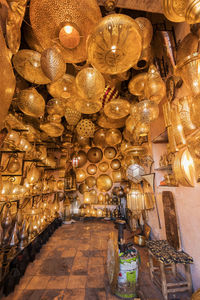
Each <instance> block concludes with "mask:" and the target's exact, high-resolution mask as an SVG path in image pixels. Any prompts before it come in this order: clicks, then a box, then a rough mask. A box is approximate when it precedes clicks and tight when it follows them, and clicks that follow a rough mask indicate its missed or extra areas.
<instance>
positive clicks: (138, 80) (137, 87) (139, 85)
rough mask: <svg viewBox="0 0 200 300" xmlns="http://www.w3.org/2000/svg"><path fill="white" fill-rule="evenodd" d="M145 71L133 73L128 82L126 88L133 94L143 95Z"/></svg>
mask: <svg viewBox="0 0 200 300" xmlns="http://www.w3.org/2000/svg"><path fill="white" fill-rule="evenodd" d="M146 79H147V73H139V74H137V75H135V76H134V77H133V78H132V79H131V80H130V81H129V84H128V90H129V92H130V93H131V94H133V95H135V96H144V88H145V82H146Z"/></svg>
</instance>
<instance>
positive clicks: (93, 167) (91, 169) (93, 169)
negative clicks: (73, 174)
mask: <svg viewBox="0 0 200 300" xmlns="http://www.w3.org/2000/svg"><path fill="white" fill-rule="evenodd" d="M87 172H88V174H89V175H95V174H96V172H97V166H96V165H94V164H90V165H88V167H87Z"/></svg>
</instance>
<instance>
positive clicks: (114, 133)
mask: <svg viewBox="0 0 200 300" xmlns="http://www.w3.org/2000/svg"><path fill="white" fill-rule="evenodd" d="M121 141H122V134H121V131H120V130H119V129H113V128H112V129H109V130H107V132H106V143H107V144H108V145H112V146H115V145H118V144H120V143H121Z"/></svg>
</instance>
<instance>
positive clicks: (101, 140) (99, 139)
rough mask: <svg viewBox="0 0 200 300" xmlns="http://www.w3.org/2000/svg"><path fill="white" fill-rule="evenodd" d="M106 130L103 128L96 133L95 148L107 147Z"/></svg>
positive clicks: (94, 138)
mask: <svg viewBox="0 0 200 300" xmlns="http://www.w3.org/2000/svg"><path fill="white" fill-rule="evenodd" d="M105 139H106V130H105V129H103V128H101V129H98V130H97V131H95V133H94V137H93V143H94V145H95V146H99V147H102V148H104V147H105V145H106V140H105Z"/></svg>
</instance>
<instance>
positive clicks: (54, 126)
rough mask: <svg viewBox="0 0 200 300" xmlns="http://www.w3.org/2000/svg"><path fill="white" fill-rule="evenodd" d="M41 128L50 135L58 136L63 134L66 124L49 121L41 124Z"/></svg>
mask: <svg viewBox="0 0 200 300" xmlns="http://www.w3.org/2000/svg"><path fill="white" fill-rule="evenodd" d="M40 129H41V130H43V131H44V132H45V133H46V134H47V135H48V136H51V137H58V136H61V135H62V134H63V131H64V126H63V125H62V124H60V123H53V122H47V123H44V124H41V125H40Z"/></svg>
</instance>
